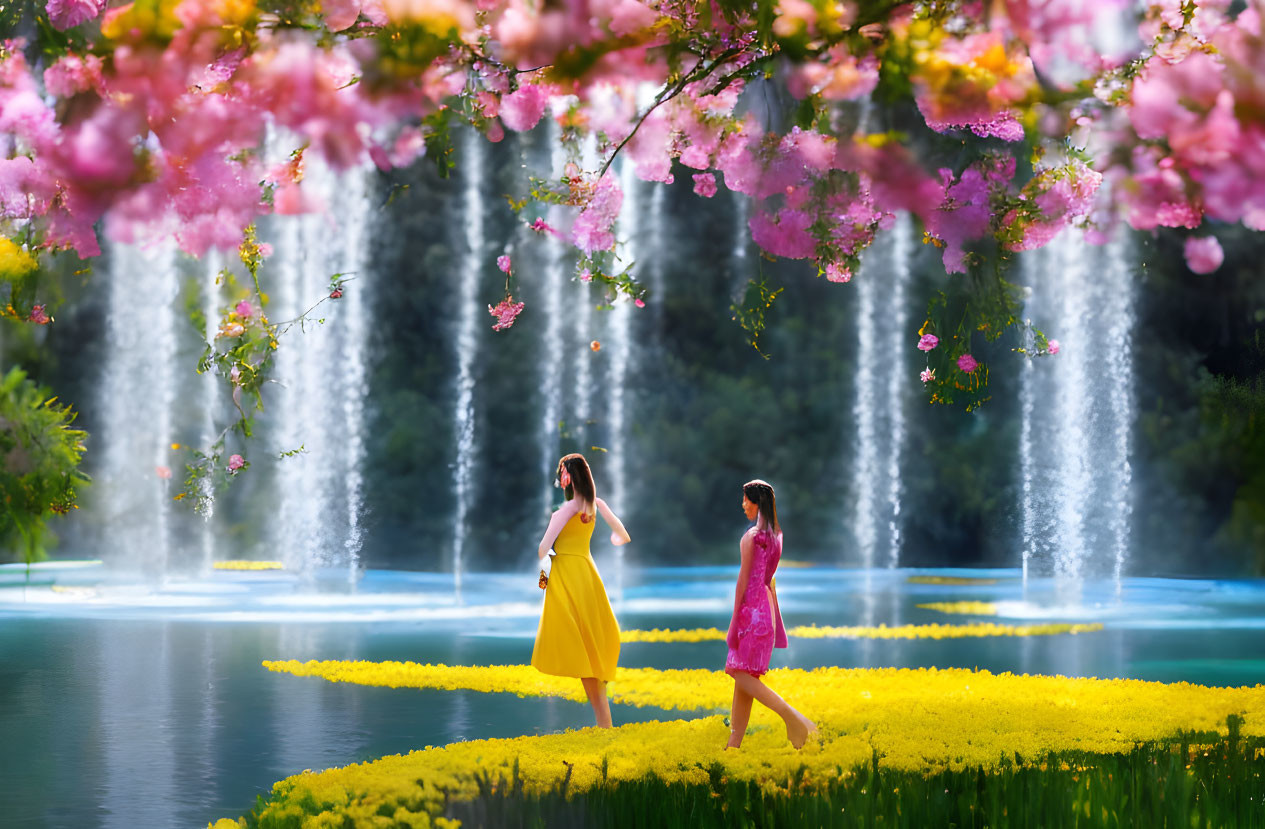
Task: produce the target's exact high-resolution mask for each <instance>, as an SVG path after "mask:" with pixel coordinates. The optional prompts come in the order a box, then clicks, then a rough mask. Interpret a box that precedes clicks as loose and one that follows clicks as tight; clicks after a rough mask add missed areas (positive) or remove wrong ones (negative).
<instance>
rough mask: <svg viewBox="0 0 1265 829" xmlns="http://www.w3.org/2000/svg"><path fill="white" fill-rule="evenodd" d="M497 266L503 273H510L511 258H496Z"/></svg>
mask: <svg viewBox="0 0 1265 829" xmlns="http://www.w3.org/2000/svg"><path fill="white" fill-rule="evenodd" d="M496 266H497V267H498V268H500V269H501V272H502V273H509V272H510V267H511V265H510V258H509V257H508V256H498V257H496Z"/></svg>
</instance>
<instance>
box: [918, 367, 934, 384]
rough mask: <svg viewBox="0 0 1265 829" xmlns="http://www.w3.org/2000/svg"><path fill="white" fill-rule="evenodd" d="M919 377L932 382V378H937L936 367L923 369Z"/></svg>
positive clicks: (926, 381)
mask: <svg viewBox="0 0 1265 829" xmlns="http://www.w3.org/2000/svg"><path fill="white" fill-rule="evenodd" d="M918 379H920V380H922V382H924V383H930V382H931V381H932V380H934V379H936V370H935V369H934V368H925V369H923V370H922V373H921V374H919V375H918Z"/></svg>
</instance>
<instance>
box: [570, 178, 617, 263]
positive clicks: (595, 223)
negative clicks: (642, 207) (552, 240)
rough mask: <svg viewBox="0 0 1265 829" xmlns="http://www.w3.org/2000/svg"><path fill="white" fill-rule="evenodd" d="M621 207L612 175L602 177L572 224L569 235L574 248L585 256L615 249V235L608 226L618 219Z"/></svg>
mask: <svg viewBox="0 0 1265 829" xmlns="http://www.w3.org/2000/svg"><path fill="white" fill-rule="evenodd" d="M623 203H624V193H623V191H622V190H620V189H619V183H618V182H617V181H616V180H615V176H613V175H610V174H608V175H605V176H603V177H602V180H601V181H599V182H598V183H597V186H596V187H594V188H593V194H592V196H591V197H590V198H589V200H588V203H587V204H586V205H585V206H584V209H583V210H581V211H580V215H579V216H577V217H576V220H575V224H573V225H572V226H571V234H572V236H573V238H574V239H575V244H576V247H578V248H580V250H582V251H584V252H585V253H593V252H594V251H599V250H610V249H611V248H612V247H614V246H615V234H614V233H612V232H611V225H613V224H615V219H616V218H618V216H619V208H620V206H621V205H622V204H623Z"/></svg>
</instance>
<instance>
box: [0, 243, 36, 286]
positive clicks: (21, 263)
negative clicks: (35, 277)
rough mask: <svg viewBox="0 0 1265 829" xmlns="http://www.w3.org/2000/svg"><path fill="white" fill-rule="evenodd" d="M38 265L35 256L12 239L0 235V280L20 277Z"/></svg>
mask: <svg viewBox="0 0 1265 829" xmlns="http://www.w3.org/2000/svg"><path fill="white" fill-rule="evenodd" d="M37 267H39V263H38V262H36V261H35V257H34V256H32V255H31V254H30V253H28V252H27V251H25V250H23V249H22V248H21V247H20V246H19V245H18V244H17V243H16V242H14V241H13V240H12V239H6V238H5V237H3V236H0V280H5V281H12V280H14V279H21V278H22V277H24V276H26V275H27V274H28V273H30V272H31V271H33V270H35V269H36V268H37Z"/></svg>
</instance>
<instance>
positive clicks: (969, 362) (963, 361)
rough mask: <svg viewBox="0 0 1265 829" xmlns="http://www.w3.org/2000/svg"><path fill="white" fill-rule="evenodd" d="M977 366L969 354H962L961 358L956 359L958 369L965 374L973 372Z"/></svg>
mask: <svg viewBox="0 0 1265 829" xmlns="http://www.w3.org/2000/svg"><path fill="white" fill-rule="evenodd" d="M978 366H979V363H977V362H975V358H974V357H972V356H971V355H970V354H963V355H962V356H961V357H958V368H960V369H962V370H963V371H965V372H966V373H967V374H970V373H971V372H972V371H975V369H976V368H977V367H978Z"/></svg>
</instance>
